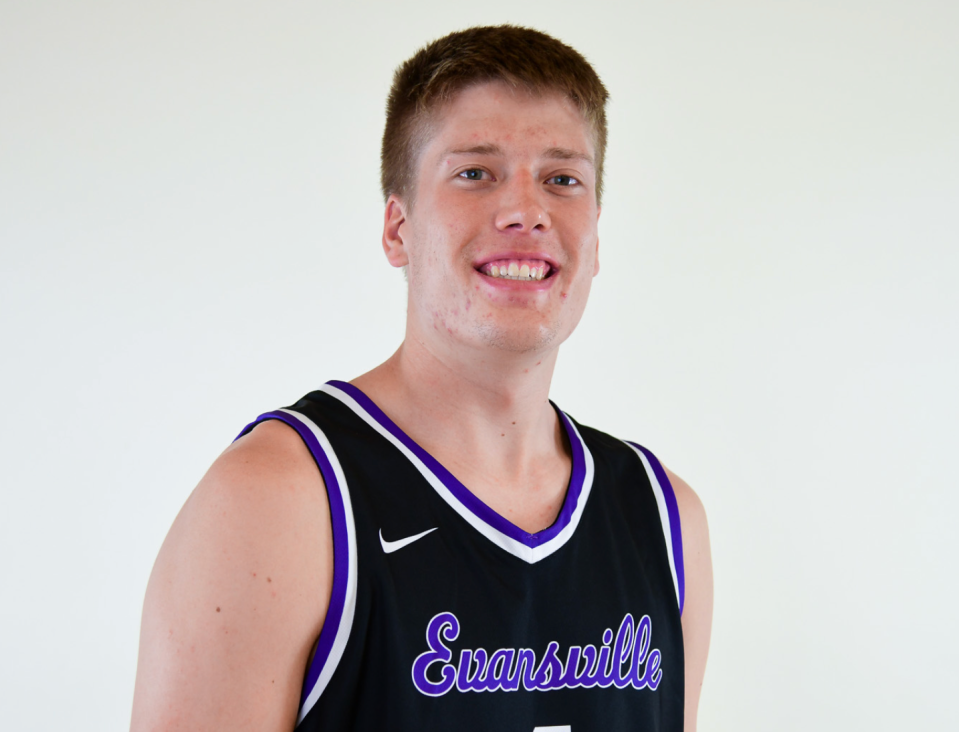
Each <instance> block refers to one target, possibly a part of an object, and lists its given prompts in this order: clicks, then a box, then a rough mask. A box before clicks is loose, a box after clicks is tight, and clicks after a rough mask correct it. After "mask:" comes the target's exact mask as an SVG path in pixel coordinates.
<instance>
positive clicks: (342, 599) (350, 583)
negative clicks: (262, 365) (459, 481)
mask: <svg viewBox="0 0 959 732" xmlns="http://www.w3.org/2000/svg"><path fill="white" fill-rule="evenodd" d="M271 419H275V420H279V421H280V422H283V423H284V424H287V425H289V426H290V427H292V428H293V429H294V430H296V433H297V434H298V435H299V436H300V439H302V440H303V442H304V444H305V445H306V447H307V449H308V450H309V451H310V454H311V455H312V456H313V460H314V462H316V467H317V468H319V470H320V474H321V475H322V476H323V482H324V483H325V484H326V495H327V499H328V500H329V503H330V524H331V526H332V529H333V587H332V590H331V592H330V604H329V607H328V608H327V611H326V618H325V619H324V621H323V629H322V630H321V631H320V637H319V638H318V639H317V641H316V652H315V653H314V654H313V660H312V661H311V662H310V665H309V667H308V668H307V670H306V675H305V676H304V678H303V691H302V693H301V696H300V708H299V711H298V713H297V719H296V724H297V725H299V724H300V723H301V722H302V721H303V719H304V718H305V717H306V715H307V713H308V712H309V711H310V709H312V708H313V706H314V705H315V704H316V702H317V700H318V699H319V698H320V695H321V694H322V693H323V691H324V690H325V689H326V686H327V685H328V684H329V682H330V677H332V675H333V672H334V671H335V670H336V667H337V665H338V664H339V662H340V659H341V658H342V657H343V651H344V649H345V648H346V642H347V640H348V639H349V635H350V630H351V629H352V626H353V616H354V615H355V612H356V578H357V562H356V527H355V525H354V522H353V508H352V505H351V503H350V492H349V489H348V487H347V485H346V478H345V477H344V475H343V469H342V467H341V466H340V462H339V460H338V459H337V457H336V453H335V452H334V451H333V447H332V445H330V442H329V440H328V439H327V437H326V435H325V434H323V431H322V430H321V429H320V428H319V427H317V425H316V424H315V423H314V422H313V421H312V420H311V419H310V418H309V417H307V416H306V415H303V414H300V413H299V412H295V411H293V410H291V409H278V410H276V411H273V412H267V413H266V414H261V415H260V416H259V417H257V418H256V419H255V420H254V421H253V422H251V423H250V424H248V425H247V426H246V427H244V428H243V431H242V432H240V434H239V435H238V436H237V438H236V439H240V437H243V435H246V434H248V433H249V432H250V430H252V429H253V428H254V427H256V426H257V425H258V424H260V423H261V422H266V421H267V420H271Z"/></svg>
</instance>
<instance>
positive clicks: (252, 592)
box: [131, 421, 333, 732]
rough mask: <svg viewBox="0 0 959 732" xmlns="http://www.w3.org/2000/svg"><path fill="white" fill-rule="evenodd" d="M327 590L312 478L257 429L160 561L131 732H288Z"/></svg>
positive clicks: (291, 438)
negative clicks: (186, 731) (183, 731)
mask: <svg viewBox="0 0 959 732" xmlns="http://www.w3.org/2000/svg"><path fill="white" fill-rule="evenodd" d="M332 580H333V549H332V530H331V528H330V513H329V504H328V502H327V498H326V490H325V487H324V485H323V480H322V477H321V476H320V472H319V470H318V469H317V467H316V464H315V463H314V462H313V458H312V456H311V455H310V453H309V451H308V450H307V448H306V446H305V445H304V444H303V442H302V441H301V440H300V438H299V436H298V435H297V434H296V433H295V432H294V431H293V430H292V429H291V428H289V427H287V426H286V425H284V424H282V423H280V422H275V421H274V422H265V423H263V424H261V425H259V426H257V427H256V428H255V429H254V430H253V431H252V432H251V433H250V434H248V435H246V436H244V437H243V438H241V439H240V440H237V442H235V443H234V444H233V445H232V446H231V447H230V448H228V449H227V450H226V452H224V453H223V455H221V456H220V457H219V458H218V459H217V461H216V462H215V463H214V464H213V467H211V468H210V470H209V472H208V473H207V474H206V476H204V478H203V480H202V481H200V484H199V485H198V486H197V488H196V490H194V491H193V494H192V495H191V496H190V498H189V499H188V500H187V502H186V504H185V505H184V506H183V509H182V510H181V511H180V514H179V515H178V516H177V518H176V521H175V522H174V524H173V527H172V528H171V529H170V533H169V534H168V535H167V538H166V541H164V543H163V547H162V548H161V549H160V554H159V556H158V557H157V561H156V564H155V565H154V567H153V573H152V574H151V576H150V582H149V585H148V587H147V593H146V600H145V602H144V608H143V622H142V626H141V630H140V654H139V660H138V664H137V678H136V687H135V691H134V699H133V720H132V723H131V731H132V732H146V731H147V730H150V731H154V730H179V729H190V730H197V729H211V730H212V729H231V730H260V731H261V730H269V731H272V730H292V729H293V727H294V725H295V722H296V713H297V706H298V703H299V698H300V689H301V686H302V683H303V676H304V673H305V670H306V664H307V661H308V659H309V656H310V653H311V651H312V648H313V645H314V643H315V641H316V639H317V637H318V636H319V633H320V630H321V628H322V624H323V619H324V617H325V615H326V610H327V607H328V605H329V599H330V591H331V587H332Z"/></svg>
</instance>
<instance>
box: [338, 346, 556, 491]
mask: <svg viewBox="0 0 959 732" xmlns="http://www.w3.org/2000/svg"><path fill="white" fill-rule="evenodd" d="M431 345H432V346H434V347H431ZM556 355H557V349H555V348H553V349H551V350H549V351H546V352H539V353H523V354H515V353H505V354H504V353H492V354H491V353H490V349H483V351H481V352H463V351H459V352H454V351H453V350H451V349H443V348H436V347H435V344H430V345H428V344H426V343H424V342H423V341H422V340H419V339H417V338H416V337H414V336H412V334H410V333H407V338H406V340H405V341H404V342H403V344H402V345H401V346H400V348H399V349H398V350H397V351H396V353H394V354H393V356H391V357H390V358H389V359H388V360H387V361H386V362H385V363H383V364H382V365H380V366H378V367H377V368H375V369H373V370H372V371H370V372H368V373H366V374H364V375H363V376H361V377H359V378H357V379H355V380H354V381H353V383H354V384H355V385H356V386H357V387H359V388H360V389H362V390H363V391H364V392H365V393H367V394H368V395H369V396H370V398H371V399H373V401H375V402H376V403H377V404H378V405H379V406H380V407H381V408H382V409H383V410H384V411H385V412H386V413H387V414H388V415H389V416H390V417H391V418H392V419H393V420H394V421H396V422H397V423H398V424H399V425H400V427H401V428H402V429H404V431H406V432H407V433H408V434H410V436H411V437H413V439H414V440H416V441H417V442H419V443H420V444H421V445H422V446H423V447H424V448H425V449H427V450H428V451H430V452H431V453H433V454H434V455H435V456H437V457H438V458H439V457H440V455H443V458H442V459H441V461H443V460H445V461H448V462H456V460H457V459H458V458H457V457H455V456H454V455H453V454H452V453H454V452H456V453H459V454H472V455H476V456H477V457H479V458H481V459H483V460H484V461H490V464H496V466H497V467H496V471H497V472H498V473H500V475H501V477H502V479H503V480H509V478H510V475H511V474H514V475H518V474H521V473H522V472H523V471H524V470H529V467H530V464H531V463H535V462H536V461H537V460H542V459H544V458H545V457H547V456H553V457H555V455H556V453H557V452H565V448H564V447H563V438H562V432H561V427H560V425H559V420H558V418H557V416H556V413H555V412H554V410H553V408H552V407H551V406H550V404H549V401H548V396H549V386H550V381H551V379H552V375H553V369H554V367H555V364H556ZM460 459H461V458H460Z"/></svg>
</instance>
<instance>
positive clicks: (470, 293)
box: [384, 83, 599, 352]
mask: <svg viewBox="0 0 959 732" xmlns="http://www.w3.org/2000/svg"><path fill="white" fill-rule="evenodd" d="M594 160H595V150H594V145H593V136H592V134H591V130H590V129H589V127H588V125H587V124H586V122H585V120H584V119H583V117H582V115H581V113H580V112H579V110H578V109H577V108H576V107H575V106H573V104H572V103H570V102H569V101H568V100H566V99H565V98H564V97H562V96H561V95H559V94H546V95H530V94H529V93H528V92H526V91H525V90H522V89H518V90H517V89H511V88H509V87H507V86H506V85H505V84H501V83H487V84H481V85H478V86H474V87H470V88H468V89H466V90H464V91H462V92H460V93H459V94H458V95H457V96H456V97H455V99H454V100H453V101H452V102H451V103H450V104H449V105H447V106H446V107H444V108H443V109H441V110H439V111H438V113H437V114H436V117H435V118H434V120H433V124H432V135H431V137H430V139H429V141H428V142H427V143H426V145H425V146H424V149H423V150H422V152H421V155H420V159H419V168H418V172H417V177H416V198H415V206H414V207H413V210H412V211H410V209H409V207H407V206H404V204H403V202H402V201H399V200H398V199H394V198H392V197H391V199H390V202H389V203H388V205H387V211H386V226H385V229H384V248H385V249H386V251H387V256H388V258H389V259H390V262H391V263H392V264H394V265H395V266H403V265H407V266H408V269H407V274H408V278H409V307H408V313H407V318H408V320H409V322H408V329H410V330H411V332H412V334H413V335H414V336H415V337H418V338H422V339H425V340H429V341H434V340H436V339H440V340H442V341H446V342H447V343H450V344H451V345H452V343H451V342H455V343H456V344H460V345H464V346H470V347H473V348H479V349H482V348H486V349H488V348H489V347H495V348H499V349H504V350H507V351H512V352H541V351H544V350H547V349H549V348H551V347H552V348H556V347H558V346H559V344H560V343H562V342H563V341H564V340H565V339H566V338H567V337H568V336H569V334H570V333H572V331H573V329H574V328H575V327H576V325H577V323H578V322H579V320H580V317H581V316H582V314H583V310H584V308H585V307H586V300H587V297H588V296H589V288H590V284H591V281H592V278H593V276H594V275H595V274H596V273H597V272H598V270H599V262H598V259H597V244H598V238H597V221H598V219H599V208H598V206H597V203H596V174H595V169H594V167H593V161H594Z"/></svg>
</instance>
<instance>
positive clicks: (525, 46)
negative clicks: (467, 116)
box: [380, 25, 609, 201]
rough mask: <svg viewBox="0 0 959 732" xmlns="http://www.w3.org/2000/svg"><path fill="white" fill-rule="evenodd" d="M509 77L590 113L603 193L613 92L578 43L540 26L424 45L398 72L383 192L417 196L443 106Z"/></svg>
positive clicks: (484, 31) (469, 33) (383, 159)
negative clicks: (425, 148)
mask: <svg viewBox="0 0 959 732" xmlns="http://www.w3.org/2000/svg"><path fill="white" fill-rule="evenodd" d="M490 81H502V82H505V83H507V84H509V85H510V86H513V87H525V88H526V89H527V90H528V91H529V92H531V93H543V92H549V91H556V92H559V93H560V94H562V95H563V96H565V97H566V98H567V99H569V100H570V101H571V102H573V104H575V105H576V106H577V107H578V108H579V110H580V112H582V114H583V117H584V119H585V120H586V122H587V124H588V125H589V126H590V127H591V128H592V130H593V134H594V138H595V143H596V161H595V162H596V200H597V201H600V200H601V198H602V193H603V158H604V156H605V153H606V100H607V99H608V98H609V94H608V93H607V92H606V87H604V86H603V82H602V81H600V79H599V76H598V75H597V74H596V71H595V70H594V69H593V67H592V66H590V64H589V62H588V61H587V60H586V59H585V58H584V57H583V56H582V54H580V53H579V52H578V51H576V50H575V49H573V48H571V47H569V46H567V45H566V44H565V43H563V42H561V41H558V40H557V39H555V38H553V37H552V36H548V35H546V34H545V33H541V32H540V31H537V30H533V29H532V28H522V27H519V26H514V25H499V26H485V27H478V28H468V29H467V30H463V31H457V32H456V33H451V34H449V35H448V36H444V37H443V38H440V39H438V40H435V41H433V42H432V43H430V44H428V45H426V46H424V47H423V48H421V49H420V50H419V51H417V52H416V54H415V55H413V57H412V58H410V59H409V60H408V61H406V62H405V63H403V64H402V65H400V67H399V68H397V69H396V73H395V74H394V75H393V87H392V89H390V96H389V98H388V100H387V103H386V129H385V130H384V131H383V147H382V150H381V154H380V182H381V184H382V187H383V197H384V198H389V196H390V194H394V193H395V194H396V195H398V196H401V197H411V196H412V194H413V193H414V188H415V186H414V183H415V179H416V164H417V158H418V156H419V152H420V149H421V148H422V145H423V143H424V142H425V141H426V138H427V135H428V129H427V128H428V124H427V122H428V118H429V115H430V113H431V112H432V111H434V110H435V108H436V107H437V106H438V105H441V104H444V103H448V102H450V101H452V99H453V97H454V96H455V94H456V93H457V92H459V91H461V90H463V89H465V88H466V87H469V86H473V85H474V84H481V83H484V82H490Z"/></svg>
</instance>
